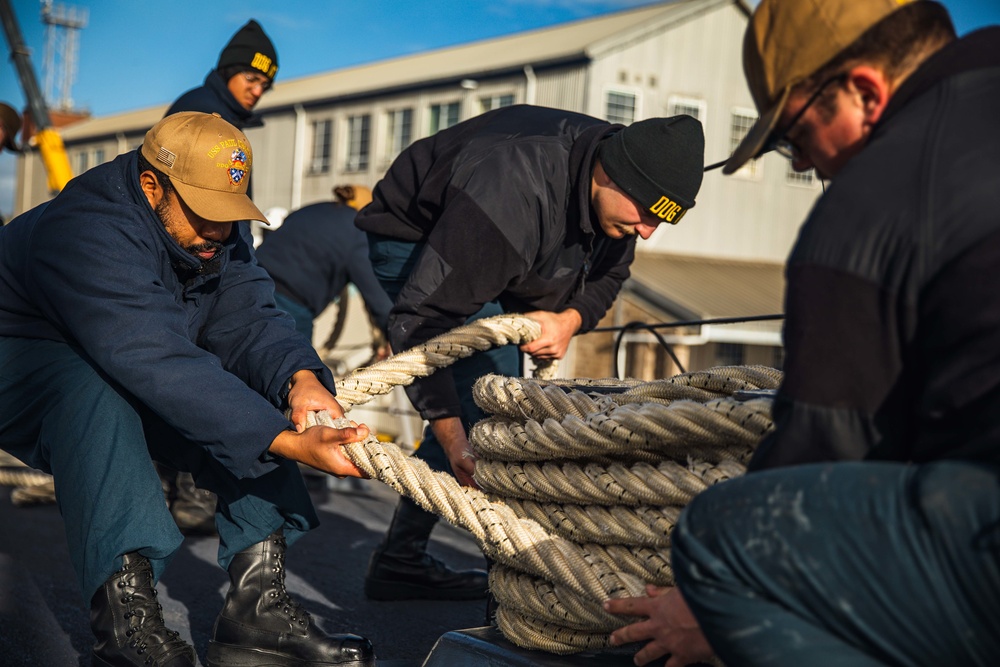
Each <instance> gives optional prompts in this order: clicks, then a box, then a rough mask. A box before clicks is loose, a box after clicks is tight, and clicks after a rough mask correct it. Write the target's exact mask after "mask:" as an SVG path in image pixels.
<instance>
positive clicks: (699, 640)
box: [604, 586, 715, 667]
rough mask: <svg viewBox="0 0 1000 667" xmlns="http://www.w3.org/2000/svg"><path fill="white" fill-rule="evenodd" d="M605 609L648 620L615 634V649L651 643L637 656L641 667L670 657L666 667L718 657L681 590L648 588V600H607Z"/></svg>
mask: <svg viewBox="0 0 1000 667" xmlns="http://www.w3.org/2000/svg"><path fill="white" fill-rule="evenodd" d="M604 609H605V610H606V611H609V612H611V613H612V614H624V615H627V616H643V617H645V620H642V621H637V622H635V623H632V624H631V625H626V626H625V627H623V628H619V629H618V630H615V631H614V632H612V633H611V645H612V646H621V645H622V644H630V643H632V642H641V641H646V640H649V643H648V644H646V645H645V646H644V647H642V649H641V650H640V651H639V652H638V653H636V654H635V664H637V665H646V664H649V663H650V662H652V661H653V660H656V659H657V658H662V657H663V656H665V655H667V654H669V655H670V659H669V660H667V662H666V664H665V665H664V667H684V666H685V665H692V664H697V663H703V662H710V661H712V660H713V659H714V658H715V653H714V651H712V647H711V646H709V644H708V640H707V639H705V635H704V634H702V632H701V628H699V627H698V621H697V620H695V617H694V614H692V613H691V609H690V608H689V607H688V605H687V602H685V601H684V597H683V596H682V595H681V592H680V590H678V589H677V588H661V587H658V586H647V587H646V597H639V598H619V599H617V600H607V601H605V603H604Z"/></svg>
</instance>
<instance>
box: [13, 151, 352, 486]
mask: <svg viewBox="0 0 1000 667" xmlns="http://www.w3.org/2000/svg"><path fill="white" fill-rule="evenodd" d="M235 230H239V231H238V232H237V231H235ZM273 293H274V285H273V283H272V282H271V280H270V278H269V277H268V275H267V273H266V272H265V271H264V270H263V269H262V268H260V267H259V266H258V265H257V263H256V261H255V259H254V255H253V246H252V243H251V242H250V234H249V229H248V227H247V224H246V223H245V222H241V223H238V225H236V226H234V233H233V234H232V235H231V236H230V238H229V239H228V240H227V241H226V242H225V249H224V251H223V252H222V253H221V254H220V255H219V256H218V257H217V258H216V259H215V260H213V261H212V262H209V263H207V264H203V263H202V262H201V260H199V259H197V258H196V257H194V256H193V255H191V254H190V253H188V252H187V251H185V250H184V249H182V248H181V247H180V245H178V244H177V242H176V241H174V239H173V238H172V237H171V236H170V235H169V234H168V233H167V231H166V229H165V228H164V226H163V223H162V222H161V221H160V219H159V217H158V216H157V215H156V214H155V213H154V211H153V209H152V208H151V207H150V206H149V203H148V201H147V200H146V198H145V196H144V195H143V193H142V191H141V190H140V189H139V181H138V176H137V174H136V153H135V152H134V151H133V152H131V153H126V154H125V155H121V156H119V157H118V158H116V159H115V160H113V161H112V162H108V163H105V164H103V165H100V166H98V167H95V168H93V169H91V170H90V171H87V172H86V173H84V174H83V175H81V176H79V177H77V178H75V179H73V180H72V181H70V183H69V184H68V185H67V186H66V188H65V189H64V190H63V191H62V192H61V193H60V194H59V195H58V196H57V197H56V198H55V199H53V200H52V201H51V202H48V203H47V204H42V205H41V206H39V207H37V208H34V209H32V210H30V211H28V212H27V213H25V214H23V215H21V216H19V217H17V218H16V219H14V220H13V221H11V223H10V224H8V225H7V226H6V227H3V228H0V336H16V337H24V338H41V339H47V340H55V341H64V342H66V343H68V344H70V345H73V346H77V347H79V348H80V349H81V350H82V352H83V353H84V354H85V355H87V356H88V357H90V358H91V359H93V361H94V364H95V365H96V366H97V367H99V368H100V369H101V370H102V371H103V372H104V373H105V374H106V375H107V376H108V377H109V378H110V379H111V380H112V381H114V382H116V383H118V384H119V385H121V386H122V387H123V388H124V389H125V390H126V391H127V392H129V393H130V394H132V395H134V396H135V397H136V398H137V399H138V400H140V401H141V402H142V403H144V404H145V405H146V406H148V407H149V408H150V409H151V410H153V412H155V413H156V414H157V415H159V416H160V417H161V418H163V419H164V420H165V421H166V422H167V423H168V424H169V425H170V426H172V427H173V428H175V429H176V430H177V431H178V432H179V433H180V434H181V435H182V436H183V437H185V438H187V439H188V440H191V441H193V442H196V443H198V444H200V445H202V446H204V447H205V448H206V449H207V450H208V451H209V453H210V454H211V455H212V456H214V457H215V458H216V459H218V460H219V461H220V462H221V463H222V464H223V465H224V466H226V467H227V468H228V469H229V470H230V471H232V472H233V474H234V475H236V476H238V477H244V476H256V475H259V474H261V473H262V472H266V471H267V470H269V469H270V468H272V467H273V466H274V464H273V463H269V462H268V460H269V456H270V455H267V454H265V452H266V451H267V449H268V447H269V445H270V443H271V441H272V440H274V438H275V437H276V436H277V435H278V434H279V433H280V432H281V431H283V430H285V429H287V428H289V427H290V424H289V422H288V420H286V419H285V417H284V416H283V415H282V413H281V410H279V407H281V406H282V404H283V401H284V398H285V392H286V387H287V384H288V380H289V378H290V377H291V375H292V374H293V373H294V372H296V371H298V370H301V369H311V370H314V371H317V373H318V376H319V377H320V378H321V380H322V381H323V383H324V384H325V385H326V386H327V388H329V389H331V390H332V389H333V377H332V376H331V375H330V372H329V371H328V370H327V369H326V367H325V366H324V365H323V363H322V362H321V361H320V360H319V358H318V357H317V356H316V353H315V351H314V350H313V348H312V346H311V345H310V344H309V341H306V340H305V338H304V337H302V336H301V335H300V334H298V333H297V332H296V331H295V328H294V326H293V323H292V321H291V319H290V318H288V316H287V315H285V314H284V313H282V312H281V311H279V310H278V309H277V308H275V306H274V297H273Z"/></svg>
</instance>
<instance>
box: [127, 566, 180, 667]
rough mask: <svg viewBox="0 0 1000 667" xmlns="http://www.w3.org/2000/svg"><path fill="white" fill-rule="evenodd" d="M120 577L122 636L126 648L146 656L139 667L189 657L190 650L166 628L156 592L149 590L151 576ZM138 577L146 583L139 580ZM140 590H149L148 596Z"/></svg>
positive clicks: (137, 573)
mask: <svg viewBox="0 0 1000 667" xmlns="http://www.w3.org/2000/svg"><path fill="white" fill-rule="evenodd" d="M123 574H124V576H123V577H122V578H121V580H120V581H119V582H118V588H120V589H122V591H121V602H122V604H124V605H125V609H126V611H125V614H124V617H125V620H126V621H128V624H129V628H128V630H126V631H125V636H126V637H127V638H128V640H129V642H128V645H129V647H131V648H133V649H135V652H136V653H137V654H138V655H140V656H143V655H144V656H146V657H145V660H144V661H143V664H144V665H148V666H149V667H157V665H160V664H165V663H166V662H167V661H169V660H170V659H171V658H173V657H175V656H178V655H182V654H188V655H190V654H191V651H192V649H191V647H190V646H189V645H188V643H187V642H185V641H184V640H183V639H181V638H180V633H178V632H175V631H174V630H170V629H169V628H167V627H166V624H165V622H164V620H163V606H162V605H161V604H160V603H159V602H157V601H156V596H157V592H156V589H155V588H153V582H152V574H151V573H149V572H144V571H142V570H140V571H138V572H125V573H123ZM130 575H131V576H130ZM143 575H146V576H143ZM140 578H143V579H145V580H146V581H141V580H140ZM143 588H145V589H146V590H149V591H151V592H152V596H151V597H148V596H146V595H142V594H140V590H141V589H143ZM161 661H162V662H161Z"/></svg>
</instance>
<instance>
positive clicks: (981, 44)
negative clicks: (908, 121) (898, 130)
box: [876, 26, 1000, 129]
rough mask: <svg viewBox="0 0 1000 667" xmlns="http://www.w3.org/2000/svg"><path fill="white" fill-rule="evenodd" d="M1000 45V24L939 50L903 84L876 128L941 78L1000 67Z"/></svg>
mask: <svg viewBox="0 0 1000 667" xmlns="http://www.w3.org/2000/svg"><path fill="white" fill-rule="evenodd" d="M997 44H1000V27H996V26H992V27H989V28H983V29H982V30H977V31H976V32H973V33H970V34H968V35H966V36H965V37H963V38H962V39H958V40H955V41H954V42H952V43H951V44H948V45H947V46H945V47H944V48H942V49H941V50H939V51H938V52H937V53H935V54H934V55H932V56H931V57H930V58H928V59H927V60H925V61H924V62H923V63H922V64H921V65H920V67H918V68H917V69H916V71H914V72H913V74H911V75H910V76H909V77H907V79H906V80H905V81H904V82H903V84H902V85H901V86H900V87H899V90H897V91H896V94H895V95H893V96H892V99H891V100H889V104H888V105H887V106H886V109H885V113H883V114H882V117H881V118H880V119H879V122H878V125H877V127H876V129H878V127H881V126H882V125H883V124H884V123H885V122H886V121H887V120H888V119H889V118H891V117H892V116H895V115H896V114H897V113H898V112H899V110H900V109H902V108H903V107H905V106H906V105H907V104H909V103H910V102H911V101H913V100H914V99H916V98H917V97H919V96H920V95H922V94H923V93H925V92H927V91H928V90H930V89H931V88H933V87H934V86H936V85H937V84H938V83H940V82H941V81H943V80H945V79H947V78H949V77H952V76H955V75H956V74H961V73H962V72H968V71H971V70H977V69H983V68H987V67H997V66H1000V49H998V48H997V46H996V45H997Z"/></svg>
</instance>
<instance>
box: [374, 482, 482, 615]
mask: <svg viewBox="0 0 1000 667" xmlns="http://www.w3.org/2000/svg"><path fill="white" fill-rule="evenodd" d="M437 521H438V517H437V515H435V514H432V513H430V512H427V511H425V510H424V509H423V508H421V507H420V506H419V505H417V504H416V503H415V502H413V501H412V500H410V499H409V498H400V499H399V504H398V505H396V513H395V514H394V515H393V517H392V523H391V524H389V530H388V531H387V532H386V534H385V537H384V538H383V539H382V543H381V544H380V545H379V547H378V548H377V549H376V550H375V553H373V554H372V557H371V561H370V562H369V563H368V573H367V574H366V575H365V595H367V596H368V598H369V599H371V600H481V599H484V598H485V597H486V594H487V592H488V591H489V581H488V579H487V576H486V571H485V570H453V569H451V568H450V567H448V566H447V565H445V564H444V563H442V562H441V561H440V560H438V559H437V558H434V557H433V556H431V555H430V554H428V553H427V542H428V541H429V540H430V537H431V531H432V530H433V529H434V525H435V524H436V523H437Z"/></svg>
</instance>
